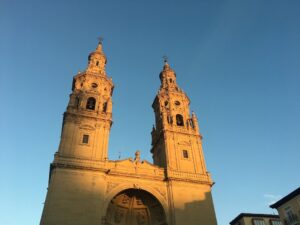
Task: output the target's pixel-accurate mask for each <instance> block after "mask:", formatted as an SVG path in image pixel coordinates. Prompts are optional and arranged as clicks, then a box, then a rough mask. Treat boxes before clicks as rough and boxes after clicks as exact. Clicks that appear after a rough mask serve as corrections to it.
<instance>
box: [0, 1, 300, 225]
mask: <svg viewBox="0 0 300 225" xmlns="http://www.w3.org/2000/svg"><path fill="white" fill-rule="evenodd" d="M299 12H300V1H297V0H291V1H283V0H282V1H279V0H270V1H264V0H249V1H246V0H245V1H241V0H236V1H226V0H220V1H214V0H207V1H153V0H152V1H140V0H133V1H121V0H120V1H116V0H112V1H61V0H60V1H13V0H7V1H4V0H0V32H1V35H0V94H1V111H0V118H1V129H0V137H1V144H0V148H1V149H0V150H1V151H0V158H1V163H0V178H1V179H0V182H1V183H0V190H1V191H0V199H1V201H0V212H1V216H0V224H3V225H19V224H26V225H31V224H38V223H39V220H40V216H41V212H42V208H43V202H44V200H45V196H46V188H47V182H48V173H49V164H50V162H51V161H52V160H53V154H54V153H55V151H56V150H57V147H58V144H59V141H60V129H61V123H62V114H63V112H64V111H65V108H66V105H67V103H68V95H69V94H70V92H71V84H72V77H73V75H75V74H76V73H77V71H78V70H81V71H82V70H84V69H85V68H86V65H87V56H88V54H89V53H90V52H91V51H93V50H94V49H95V47H96V44H97V39H96V37H97V36H103V37H104V39H105V40H104V51H105V53H106V55H107V58H108V64H107V72H108V74H109V75H110V76H112V77H113V81H114V83H115V92H114V96H113V100H114V105H113V117H114V124H113V127H112V130H111V136H110V147H109V155H110V159H116V158H118V155H119V152H121V156H122V158H125V157H131V156H133V154H134V152H135V151H136V150H137V149H140V150H141V152H142V158H145V159H148V160H150V161H151V155H150V153H149V149H150V131H151V128H152V124H153V123H154V114H153V111H152V108H151V104H152V101H153V99H154V96H155V94H156V92H157V90H158V88H159V78H158V75H159V72H160V71H161V69H162V65H163V62H162V56H163V55H164V54H167V55H168V56H169V62H170V65H171V66H172V67H173V68H174V69H175V71H176V72H177V77H178V78H177V80H178V83H179V85H180V86H181V87H182V88H183V89H184V90H185V91H186V93H187V94H188V96H189V97H190V99H191V101H192V103H191V109H192V110H193V111H195V112H196V114H197V115H198V119H199V123H200V128H201V133H202V135H203V136H204V140H203V141H204V153H205V158H206V161H207V167H208V169H209V171H210V172H211V173H212V176H213V179H214V181H215V182H216V184H215V186H214V187H213V198H214V204H215V209H216V213H217V218H218V223H219V225H227V224H228V223H229V221H231V219H233V218H234V217H235V216H237V214H239V213H240V212H253V213H272V210H271V209H269V207H268V205H269V203H270V202H272V201H274V200H277V199H278V198H280V196H284V195H286V194H288V193H289V192H290V191H292V190H294V189H295V188H297V187H298V186H299V184H300V182H299V181H300V175H299V158H300V151H299V149H300V141H299V140H300V88H299V87H300V75H299V72H300V63H299V59H300V13H299Z"/></svg>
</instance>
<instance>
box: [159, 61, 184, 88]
mask: <svg viewBox="0 0 300 225" xmlns="http://www.w3.org/2000/svg"><path fill="white" fill-rule="evenodd" d="M163 58H164V66H163V70H162V71H161V72H160V74H159V78H160V82H161V86H160V90H165V91H178V90H179V88H178V86H177V83H176V73H175V72H174V70H173V69H172V68H171V67H170V65H169V63H168V58H167V57H166V56H164V57H163Z"/></svg>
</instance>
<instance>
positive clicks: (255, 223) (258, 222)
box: [253, 219, 266, 225]
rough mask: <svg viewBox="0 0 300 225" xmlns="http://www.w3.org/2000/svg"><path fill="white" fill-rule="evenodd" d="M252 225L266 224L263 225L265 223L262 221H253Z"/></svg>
mask: <svg viewBox="0 0 300 225" xmlns="http://www.w3.org/2000/svg"><path fill="white" fill-rule="evenodd" d="M253 225H266V224H265V221H264V220H262V219H254V220H253Z"/></svg>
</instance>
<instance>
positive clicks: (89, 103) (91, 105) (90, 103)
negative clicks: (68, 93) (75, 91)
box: [86, 97, 96, 110]
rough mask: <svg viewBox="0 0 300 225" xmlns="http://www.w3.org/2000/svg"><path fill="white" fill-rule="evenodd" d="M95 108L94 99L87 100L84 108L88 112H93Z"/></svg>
mask: <svg viewBox="0 0 300 225" xmlns="http://www.w3.org/2000/svg"><path fill="white" fill-rule="evenodd" d="M95 106H96V99H95V98H93V97H90V98H88V100H87V102H86V108H87V109H90V110H95Z"/></svg>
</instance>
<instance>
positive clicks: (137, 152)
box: [134, 150, 141, 162]
mask: <svg viewBox="0 0 300 225" xmlns="http://www.w3.org/2000/svg"><path fill="white" fill-rule="evenodd" d="M134 160H135V161H136V162H139V161H140V160H141V152H140V151H139V150H137V151H136V152H135V158H134Z"/></svg>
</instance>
